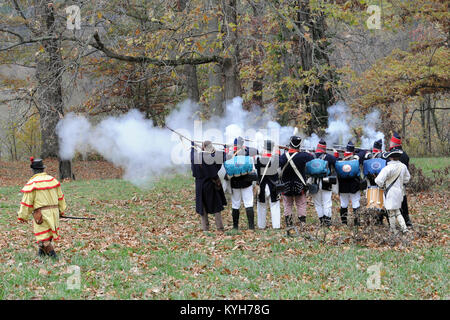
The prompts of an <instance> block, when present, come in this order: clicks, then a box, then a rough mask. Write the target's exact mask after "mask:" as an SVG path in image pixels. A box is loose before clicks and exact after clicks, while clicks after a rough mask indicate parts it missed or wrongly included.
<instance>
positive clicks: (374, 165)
mask: <svg viewBox="0 0 450 320" xmlns="http://www.w3.org/2000/svg"><path fill="white" fill-rule="evenodd" d="M384 167H386V160H384V159H380V158H375V159H369V160H366V161H364V163H363V173H364V175H365V176H366V177H367V176H368V175H369V174H375V175H377V174H379V173H380V171H381V169H383V168H384Z"/></svg>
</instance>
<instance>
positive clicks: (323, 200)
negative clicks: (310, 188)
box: [312, 189, 333, 218]
mask: <svg viewBox="0 0 450 320" xmlns="http://www.w3.org/2000/svg"><path fill="white" fill-rule="evenodd" d="M332 193H333V192H332V191H327V190H322V189H320V190H319V192H317V193H316V194H313V196H312V198H313V201H314V207H315V208H316V211H317V215H318V216H319V218H322V217H323V216H327V217H330V218H331V205H332V202H331V195H332Z"/></svg>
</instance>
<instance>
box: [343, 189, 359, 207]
mask: <svg viewBox="0 0 450 320" xmlns="http://www.w3.org/2000/svg"><path fill="white" fill-rule="evenodd" d="M339 198H340V199H341V208H348V205H349V203H350V201H352V208H353V209H356V208H359V199H360V198H361V192H359V191H357V192H355V193H340V194H339Z"/></svg>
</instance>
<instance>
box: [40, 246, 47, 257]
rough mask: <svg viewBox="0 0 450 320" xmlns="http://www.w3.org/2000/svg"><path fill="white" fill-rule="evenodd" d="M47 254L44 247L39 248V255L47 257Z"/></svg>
mask: <svg viewBox="0 0 450 320" xmlns="http://www.w3.org/2000/svg"><path fill="white" fill-rule="evenodd" d="M46 255H47V254H46V253H45V251H44V249H42V248H39V251H38V256H39V257H45V256H46Z"/></svg>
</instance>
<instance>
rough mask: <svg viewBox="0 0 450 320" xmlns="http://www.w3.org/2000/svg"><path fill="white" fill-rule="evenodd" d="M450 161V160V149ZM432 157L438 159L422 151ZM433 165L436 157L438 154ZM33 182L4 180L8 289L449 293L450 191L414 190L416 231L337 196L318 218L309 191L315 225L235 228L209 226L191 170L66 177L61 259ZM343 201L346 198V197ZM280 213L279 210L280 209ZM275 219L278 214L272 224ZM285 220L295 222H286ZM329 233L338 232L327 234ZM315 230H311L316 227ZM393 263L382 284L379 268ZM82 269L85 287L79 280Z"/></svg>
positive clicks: (214, 294) (54, 294)
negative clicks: (346, 221)
mask: <svg viewBox="0 0 450 320" xmlns="http://www.w3.org/2000/svg"><path fill="white" fill-rule="evenodd" d="M447 159H448V158H447ZM413 163H417V164H418V165H421V164H419V163H422V164H423V165H428V164H430V161H426V160H425V161H423V160H422V159H420V160H416V159H414V160H413ZM430 165H431V164H430ZM20 187H21V186H8V187H0V212H1V214H0V248H1V251H0V252H1V255H0V277H1V279H2V282H1V286H0V299H448V298H449V295H450V294H449V276H448V273H449V263H448V261H449V260H448V258H449V251H448V245H447V240H448V225H449V214H448V205H449V202H448V190H446V191H443V192H440V193H432V192H430V193H426V194H420V195H410V196H409V198H408V201H409V205H410V211H411V216H412V219H413V222H414V223H415V224H416V225H417V226H416V228H415V231H414V232H413V235H412V237H411V238H409V239H405V238H393V239H390V238H389V234H388V232H387V226H385V227H383V228H376V227H367V226H364V227H361V228H360V230H359V231H358V232H356V230H355V229H353V228H352V227H347V226H345V227H344V226H340V225H339V223H338V222H339V221H338V219H337V216H336V214H337V210H338V206H337V204H336V203H335V204H334V206H333V215H334V217H333V223H334V225H333V226H332V227H331V229H330V230H327V229H320V228H318V226H317V225H318V219H317V215H316V214H315V212H314V208H313V206H312V203H311V202H310V201H308V220H307V227H306V228H305V230H304V232H303V233H302V235H303V236H301V237H298V238H288V237H286V236H285V230H284V229H281V230H273V229H271V228H268V229H267V230H257V231H255V232H253V231H249V230H247V226H246V223H247V219H246V217H245V214H244V213H243V210H241V221H240V228H241V230H240V231H238V232H235V231H232V230H231V225H232V222H231V213H230V211H231V210H230V209H229V208H227V209H226V210H225V211H224V212H223V215H224V224H225V229H226V230H225V233H224V234H221V233H219V232H216V231H215V226H214V221H213V219H212V218H210V223H211V231H210V232H206V233H203V232H202V231H200V219H199V216H198V215H197V214H196V213H195V210H194V190H193V189H194V184H193V179H192V178H191V177H188V176H174V177H172V178H170V179H165V180H161V181H160V182H158V183H157V184H156V186H155V187H154V188H153V189H152V190H140V189H138V188H136V187H134V186H133V185H131V184H129V183H128V182H125V181H122V180H118V179H111V180H83V181H73V182H65V183H63V184H62V188H63V191H64V193H65V198H66V200H67V203H68V205H69V207H70V210H69V211H68V212H67V214H70V215H75V216H90V217H95V218H96V219H97V220H96V221H80V220H62V221H61V236H62V239H61V240H60V241H58V242H57V244H56V251H57V252H58V254H59V257H60V258H59V260H58V261H56V262H54V261H51V260H48V259H41V258H37V256H36V253H37V247H36V245H35V243H34V236H33V234H32V226H31V223H28V224H24V225H22V224H18V223H16V219H17V216H16V212H17V209H18V204H19V203H20V199H21V194H20V192H19V190H20ZM334 200H335V202H336V200H337V199H334ZM269 222H270V216H269ZM269 224H270V223H269ZM282 227H283V228H284V222H283V225H282ZM325 231H326V233H325ZM306 235H308V236H309V237H306ZM380 263H381V268H380V279H381V286H380V288H379V289H370V288H369V287H368V285H367V281H368V279H369V277H371V276H372V275H373V274H372V273H371V272H368V268H369V267H371V266H374V265H377V264H380ZM71 266H77V267H79V270H80V281H81V283H80V288H79V289H77V288H75V289H73V288H71V284H74V283H73V282H72V279H74V277H75V276H76V272H74V271H73V270H74V269H71V268H73V267H71Z"/></svg>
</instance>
